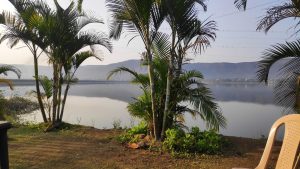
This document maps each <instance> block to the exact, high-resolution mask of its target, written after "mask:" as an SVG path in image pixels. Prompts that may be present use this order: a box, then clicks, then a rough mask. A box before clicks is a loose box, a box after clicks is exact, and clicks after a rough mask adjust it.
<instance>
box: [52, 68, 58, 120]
mask: <svg viewBox="0 0 300 169" xmlns="http://www.w3.org/2000/svg"><path fill="white" fill-rule="evenodd" d="M57 67H58V66H57V64H56V63H53V96H52V97H53V103H52V124H53V125H54V124H55V122H56V111H57V93H58V90H57V89H58V70H57Z"/></svg>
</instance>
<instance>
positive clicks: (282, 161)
mask: <svg viewBox="0 0 300 169" xmlns="http://www.w3.org/2000/svg"><path fill="white" fill-rule="evenodd" d="M282 125H284V128H285V133H284V138H283V143H282V147H281V150H280V153H279V157H278V160H277V163H276V169H293V167H294V166H293V165H294V163H295V161H296V158H297V152H298V146H299V142H300V115H299V114H292V115H287V116H284V117H282V118H280V119H278V120H277V121H276V122H275V123H274V124H273V126H272V128H271V131H270V134H269V137H268V141H267V144H266V147H265V150H264V152H263V156H262V158H261V161H260V163H259V165H258V166H257V167H256V169H266V168H267V164H268V162H269V160H270V156H271V151H272V147H273V145H274V142H275V137H276V133H277V130H278V128H279V127H280V126H282Z"/></svg>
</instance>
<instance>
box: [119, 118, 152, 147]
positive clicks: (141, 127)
mask: <svg viewBox="0 0 300 169" xmlns="http://www.w3.org/2000/svg"><path fill="white" fill-rule="evenodd" d="M138 134H145V135H146V134H147V124H146V123H145V122H143V121H142V122H140V123H139V124H138V125H137V126H134V127H132V128H131V129H129V130H127V131H125V132H124V133H123V134H121V135H120V136H119V137H117V140H118V141H119V142H121V143H129V142H137V141H138V137H136V135H138Z"/></svg>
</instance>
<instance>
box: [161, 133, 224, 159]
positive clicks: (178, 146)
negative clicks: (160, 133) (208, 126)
mask: <svg viewBox="0 0 300 169" xmlns="http://www.w3.org/2000/svg"><path fill="white" fill-rule="evenodd" d="M224 142H225V140H224V139H223V138H222V136H220V135H219V134H217V133H216V132H215V131H202V132H201V131H200V129H199V128H198V127H193V128H192V129H191V132H189V133H185V132H184V131H182V130H180V129H169V130H167V131H166V139H165V141H164V142H163V148H164V149H165V150H168V151H171V152H179V153H207V154H217V153H219V152H220V151H221V148H222V145H223V144H224Z"/></svg>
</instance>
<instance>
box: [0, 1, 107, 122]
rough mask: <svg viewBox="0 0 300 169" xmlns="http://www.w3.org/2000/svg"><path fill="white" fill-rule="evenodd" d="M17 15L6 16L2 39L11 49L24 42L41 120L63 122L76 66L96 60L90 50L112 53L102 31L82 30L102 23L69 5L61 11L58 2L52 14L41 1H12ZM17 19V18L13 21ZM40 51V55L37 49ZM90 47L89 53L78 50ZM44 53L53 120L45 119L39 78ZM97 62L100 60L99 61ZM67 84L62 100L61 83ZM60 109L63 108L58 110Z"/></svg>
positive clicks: (72, 4)
mask: <svg viewBox="0 0 300 169" xmlns="http://www.w3.org/2000/svg"><path fill="white" fill-rule="evenodd" d="M11 2H12V4H13V5H14V6H15V8H16V9H17V11H18V13H19V15H20V16H17V17H10V16H11V15H6V17H5V24H6V26H7V31H6V32H5V34H4V35H3V36H2V38H1V40H2V41H3V40H5V39H9V40H10V41H9V42H10V44H12V46H14V45H15V44H17V42H19V41H20V40H21V41H23V42H24V43H25V44H26V45H27V46H28V48H29V49H30V50H31V52H32V53H33V55H34V61H35V62H34V63H35V64H34V65H35V79H36V86H37V95H38V100H39V103H40V107H41V110H42V115H43V118H44V121H45V122H47V121H48V119H49V120H50V121H51V122H52V126H54V125H53V124H54V123H57V122H60V121H62V117H63V112H64V105H65V102H66V99H67V93H68V90H69V88H70V84H71V83H72V82H73V80H74V79H75V77H74V75H75V72H76V71H77V69H78V68H79V66H80V65H81V64H82V63H83V62H84V61H85V60H86V59H88V58H90V57H96V58H98V57H97V56H96V55H95V54H94V53H93V52H92V51H93V49H94V46H97V45H100V46H103V47H105V48H107V49H108V50H110V51H111V44H110V41H109V39H108V37H107V36H106V35H105V34H104V33H101V32H98V33H97V32H96V33H91V32H88V31H82V29H83V28H84V27H85V26H87V25H89V24H91V23H102V21H101V20H99V19H97V18H93V17H89V16H87V15H86V14H85V13H84V12H79V11H77V9H76V8H75V6H74V3H73V2H72V3H71V4H70V5H69V6H68V7H67V8H66V9H63V8H62V7H61V6H60V5H59V4H58V2H57V1H54V2H55V7H56V10H55V11H53V10H52V9H50V8H49V7H48V5H47V4H45V3H43V1H30V0H11ZM16 18H17V19H16ZM38 47H39V48H40V50H41V51H40V52H38V49H39V48H38ZM85 47H90V48H91V50H84V51H82V50H81V49H83V48H85ZM42 52H44V53H45V54H46V55H47V56H48V58H49V63H51V64H52V66H53V79H52V80H53V89H52V117H49V118H48V119H47V117H46V114H45V110H44V105H43V100H42V95H41V91H40V89H39V83H40V82H41V81H40V80H39V79H38V78H39V77H40V76H39V75H38V58H39V56H40V55H41V53H42ZM98 59H99V58H98ZM63 82H66V84H67V85H66V89H65V92H64V98H63V99H62V97H61V95H62V94H63V92H62V84H63ZM61 106H62V107H61Z"/></svg>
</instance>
